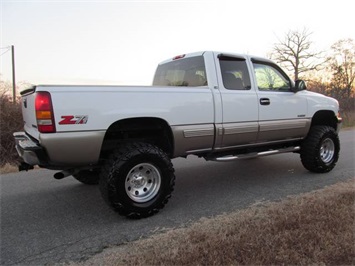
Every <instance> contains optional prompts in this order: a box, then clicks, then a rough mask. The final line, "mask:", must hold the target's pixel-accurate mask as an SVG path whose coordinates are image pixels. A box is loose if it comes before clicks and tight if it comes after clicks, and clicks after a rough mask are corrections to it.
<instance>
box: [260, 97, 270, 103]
mask: <svg viewBox="0 0 355 266" xmlns="http://www.w3.org/2000/svg"><path fill="white" fill-rule="evenodd" d="M260 104H261V105H270V99H269V98H261V99H260Z"/></svg>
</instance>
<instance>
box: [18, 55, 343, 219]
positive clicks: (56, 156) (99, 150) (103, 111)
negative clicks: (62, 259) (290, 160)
mask: <svg viewBox="0 0 355 266" xmlns="http://www.w3.org/2000/svg"><path fill="white" fill-rule="evenodd" d="M21 95H22V110H23V118H24V123H25V124H24V132H16V133H14V137H15V141H16V148H17V151H18V153H19V155H20V156H21V157H22V160H23V162H22V163H21V166H20V170H28V169H31V168H33V165H39V166H40V167H44V168H48V169H54V170H61V172H58V173H56V174H55V175H54V177H55V178H57V179H61V178H63V177H66V176H69V175H72V176H74V177H75V178H76V179H77V180H79V181H80V182H82V183H84V184H97V183H99V187H100V190H101V193H102V196H103V198H104V199H105V201H106V202H107V203H108V205H109V206H111V207H112V208H113V209H114V210H116V211H117V212H118V213H119V214H121V215H125V216H127V217H131V218H140V217H147V216H150V215H153V214H154V213H156V212H158V211H159V210H160V209H161V208H163V207H164V205H165V204H166V203H167V201H168V199H169V198H170V196H171V193H172V191H173V188H174V184H175V176H174V169H173V165H172V163H171V159H172V158H176V157H187V156H188V155H197V156H199V157H203V158H205V159H206V160H214V161H220V162H224V161H230V160H235V159H238V158H247V157H256V156H265V155H271V154H276V153H284V152H294V153H299V154H300V157H301V162H302V164H303V165H304V167H305V168H306V169H308V170H309V171H312V172H317V173H325V172H329V171H330V170H332V169H333V168H334V166H335V164H336V162H337V160H338V156H339V149H340V144H339V138H338V131H339V128H340V125H341V118H340V117H339V115H338V110H339V105H338V102H337V101H336V100H335V99H332V98H329V97H326V96H323V95H320V94H316V93H313V92H309V91H307V90H306V85H305V82H304V81H302V80H296V81H295V82H293V81H292V80H291V79H290V78H289V77H288V76H287V75H286V74H285V72H284V71H283V70H282V69H281V68H280V67H278V66H277V65H276V64H275V63H273V62H272V61H270V60H267V59H263V58H259V57H253V56H248V55H241V54H229V53H221V52H211V51H206V52H198V53H192V54H185V55H180V56H176V57H174V58H172V59H169V60H166V61H164V62H162V63H161V64H159V65H158V68H157V70H156V74H155V77H154V81H153V86H147V87H144V86H42V85H40V86H35V87H33V88H31V89H28V90H25V91H23V92H22V93H21Z"/></svg>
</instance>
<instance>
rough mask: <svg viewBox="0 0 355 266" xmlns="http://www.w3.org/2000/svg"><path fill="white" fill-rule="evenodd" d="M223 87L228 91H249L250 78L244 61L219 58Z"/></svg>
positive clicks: (225, 57) (224, 57)
mask: <svg viewBox="0 0 355 266" xmlns="http://www.w3.org/2000/svg"><path fill="white" fill-rule="evenodd" d="M219 64H220V66H221V74H222V80H223V85H224V87H225V88H226V89H228V90H250V89H251V84H250V77H249V72H248V67H247V64H246V62H245V59H242V58H234V57H227V56H220V57H219Z"/></svg>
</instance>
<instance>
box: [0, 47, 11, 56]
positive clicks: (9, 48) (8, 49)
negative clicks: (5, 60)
mask: <svg viewBox="0 0 355 266" xmlns="http://www.w3.org/2000/svg"><path fill="white" fill-rule="evenodd" d="M0 49H4V48H0ZM6 49H7V50H6V51H5V52H3V53H2V54H0V56H2V55H4V54H6V53H7V52H9V51H10V50H11V47H8V48H6Z"/></svg>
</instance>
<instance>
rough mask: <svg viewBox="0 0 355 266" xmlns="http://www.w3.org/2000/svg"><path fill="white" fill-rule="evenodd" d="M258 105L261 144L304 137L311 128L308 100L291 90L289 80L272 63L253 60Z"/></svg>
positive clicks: (259, 140) (259, 139)
mask: <svg viewBox="0 0 355 266" xmlns="http://www.w3.org/2000/svg"><path fill="white" fill-rule="evenodd" d="M252 65H253V68H254V73H253V74H254V75H255V83H256V84H255V86H256V92H257V95H258V105H259V108H258V109H259V134H258V142H267V141H280V140H286V139H287V140H290V139H293V138H300V137H304V136H305V135H306V134H307V131H308V128H309V126H310V119H309V118H307V117H306V114H307V99H306V98H305V97H303V96H302V95H301V94H300V93H294V92H293V91H292V90H291V87H292V86H293V84H292V82H291V80H290V79H289V77H288V76H287V75H286V74H285V73H284V72H283V71H282V69H281V68H279V67H278V66H277V65H275V64H274V63H272V62H271V61H266V60H265V61H264V60H257V59H252Z"/></svg>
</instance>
